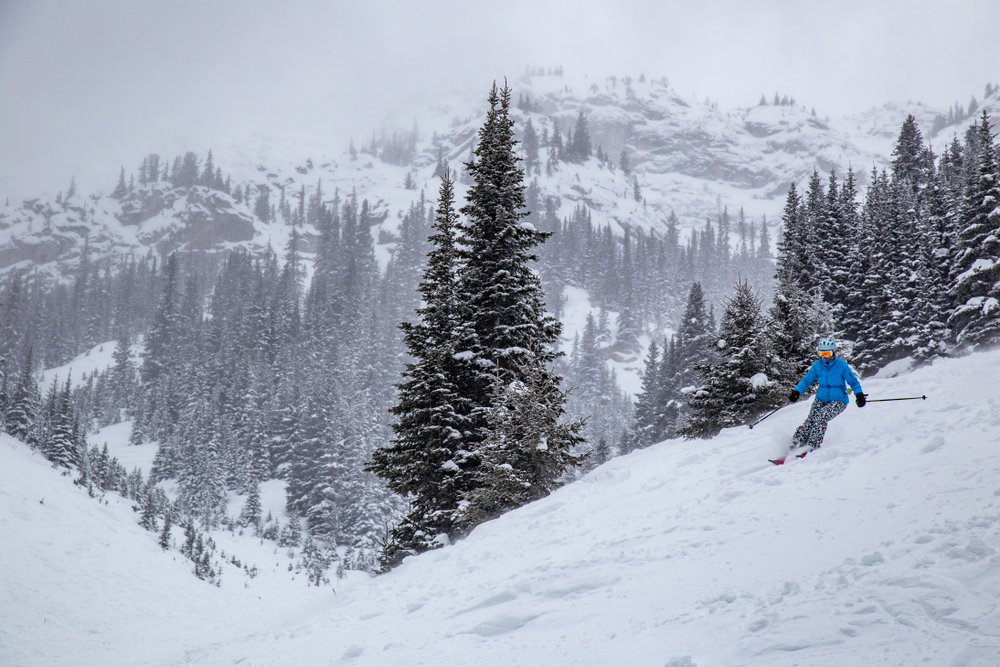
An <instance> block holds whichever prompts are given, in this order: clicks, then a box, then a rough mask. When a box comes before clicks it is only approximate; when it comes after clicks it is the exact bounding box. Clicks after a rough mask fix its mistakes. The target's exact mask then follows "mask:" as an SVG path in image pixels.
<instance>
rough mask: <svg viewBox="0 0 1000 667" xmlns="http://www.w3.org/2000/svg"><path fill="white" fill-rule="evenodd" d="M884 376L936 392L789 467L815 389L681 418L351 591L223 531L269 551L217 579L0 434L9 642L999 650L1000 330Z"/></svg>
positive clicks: (407, 657) (483, 657)
mask: <svg viewBox="0 0 1000 667" xmlns="http://www.w3.org/2000/svg"><path fill="white" fill-rule="evenodd" d="M896 366H897V367H898V366H899V365H898V364H897V365H896ZM896 370H898V368H896ZM892 372H893V369H886V370H885V371H884V372H883V373H884V375H885V376H888V375H891V374H892ZM864 388H865V391H866V392H867V393H868V394H869V396H870V398H872V399H881V398H893V397H901V396H920V395H925V394H926V395H927V399H926V400H925V401H924V400H915V401H901V402H889V403H870V404H869V405H868V406H866V407H865V408H863V409H858V408H856V407H855V406H854V405H853V404H852V405H850V406H849V407H848V409H847V411H846V412H845V413H844V414H842V415H841V416H840V417H838V418H837V419H835V420H834V421H833V422H832V423H831V424H830V428H829V431H828V433H827V437H826V441H825V443H824V446H823V448H822V449H821V450H819V451H818V452H815V453H813V454H811V455H810V456H808V457H807V458H805V459H803V460H795V461H792V462H791V463H790V464H787V465H785V466H782V467H775V466H772V465H771V464H769V463H767V461H766V459H767V458H769V457H772V456H774V455H775V454H776V453H777V452H778V451H779V450H780V448H781V447H782V446H783V445H784V443H786V442H787V440H788V437H789V434H790V433H791V432H792V430H793V429H794V427H795V426H796V425H797V424H798V423H799V422H800V421H801V420H802V419H803V418H804V417H805V415H806V413H807V411H808V409H809V406H808V405H805V404H802V403H800V404H797V405H794V406H790V407H787V408H785V409H783V410H781V411H779V412H778V413H777V414H776V415H775V416H773V417H772V418H770V419H769V420H768V421H766V422H764V423H763V424H761V425H760V426H758V427H757V428H756V429H754V430H753V431H750V430H748V429H746V428H745V427H744V428H733V429H727V430H725V431H723V433H722V434H720V435H719V436H718V437H716V438H714V439H712V440H710V441H702V440H693V441H680V440H671V441H666V442H663V443H660V444H658V445H654V446H652V447H650V448H648V449H645V450H640V451H636V452H633V453H632V454H629V455H627V456H624V457H619V458H616V459H614V460H612V461H610V462H608V463H607V464H605V465H603V466H601V467H599V468H597V469H596V470H594V471H593V472H592V473H590V474H589V475H587V476H586V477H584V478H583V479H581V480H580V481H578V482H575V483H573V484H570V485H568V486H566V487H564V488H562V489H560V490H558V491H556V492H555V493H553V494H552V495H551V496H549V497H547V498H545V499H543V500H540V501H538V502H535V503H532V504H530V505H528V506H525V507H523V508H521V509H519V510H516V511H513V512H510V513H509V514H507V515H505V516H503V517H501V518H500V519H498V520H496V521H492V522H489V523H487V524H483V525H482V526H480V527H479V528H477V529H476V530H475V531H473V533H472V534H471V535H470V536H469V537H468V538H466V539H464V540H462V541H459V542H457V543H456V544H454V545H451V546H448V547H445V548H443V549H441V550H438V551H433V552H429V553H426V554H423V555H420V556H416V557H411V558H408V559H407V560H406V561H405V562H404V563H403V564H402V565H401V566H400V567H399V568H397V569H396V570H394V571H393V572H391V573H390V574H387V575H384V576H380V577H376V578H373V579H367V578H366V577H365V575H363V574H361V573H354V572H351V573H348V576H347V578H346V579H344V580H342V581H337V582H334V583H333V584H332V588H334V589H335V591H331V590H330V589H329V588H325V587H324V588H315V587H313V588H308V587H306V585H305V582H303V581H301V580H299V581H297V582H295V583H294V584H292V585H290V584H289V581H288V580H289V576H288V574H287V573H284V574H283V573H282V568H283V567H284V561H285V560H286V559H284V556H283V555H280V557H275V558H274V560H275V562H276V565H275V566H273V567H272V566H270V560H269V558H268V554H270V551H269V547H268V548H264V550H262V548H261V546H257V541H256V540H255V539H253V538H249V539H247V538H241V537H238V536H231V535H230V534H229V533H226V532H224V531H223V532H219V533H216V534H214V535H215V539H216V540H217V541H219V543H220V544H221V545H223V546H224V548H226V549H227V550H231V551H232V552H233V553H239V554H240V555H241V557H242V558H251V557H252V558H253V559H254V561H255V562H256V563H257V565H258V566H261V570H262V573H261V576H260V577H258V578H256V579H253V580H248V581H244V579H243V578H242V577H239V576H230V575H228V574H227V575H226V576H224V577H223V580H222V584H221V586H220V587H215V586H212V585H209V584H207V583H204V582H201V581H199V580H197V579H195V578H194V577H193V576H192V575H191V574H190V572H189V568H188V567H187V565H186V564H185V562H184V561H183V560H182V559H180V558H179V557H177V554H176V552H166V553H164V552H162V551H161V550H160V548H159V547H158V546H156V535H155V534H154V533H149V532H146V531H144V530H143V529H141V528H140V527H139V526H138V515H136V514H134V513H133V512H132V511H131V510H130V509H129V508H128V507H127V506H122V505H121V503H115V502H114V501H112V503H111V504H110V505H108V506H103V505H101V504H99V503H97V502H96V501H94V500H91V499H88V498H86V497H85V495H86V492H85V490H83V489H80V488H79V487H75V486H73V485H72V484H71V483H70V480H69V479H68V478H65V477H60V476H59V473H58V471H56V470H53V469H52V468H51V467H50V466H49V464H48V463H47V462H45V461H44V459H42V457H41V456H40V455H38V454H34V455H33V454H32V453H31V452H30V451H29V450H28V448H27V447H26V446H25V445H23V444H21V443H19V442H16V441H14V440H12V439H11V438H9V437H8V436H0V462H2V465H0V530H2V532H3V534H4V536H5V539H4V540H3V543H2V544H3V546H4V548H0V571H2V572H4V573H5V575H6V576H4V577H3V578H2V580H0V663H2V664H4V665H16V666H17V667H34V666H42V665H53V664H68V663H69V662H72V663H73V664H77V665H81V666H83V667H86V666H88V665H101V666H103V667H107V666H114V665H150V666H160V665H182V664H183V665H232V664H239V665H244V666H247V665H250V666H254V667H263V666H271V665H273V666H278V665H287V664H298V665H328V664H351V665H378V666H379V667H391V666H394V665H421V664H446V663H448V664H477V665H543V664H545V665H551V664H572V665H584V666H587V665H595V666H596V665H602V666H603V665H619V664H622V665H624V664H627V665H636V666H640V667H645V666H647V665H648V666H650V667H653V666H655V667H663V666H664V665H666V666H669V667H707V666H708V665H714V666H718V667H727V666H732V667H735V666H736V665H739V666H742V667H754V666H758V665H759V666H761V667H763V666H765V665H766V666H767V667H791V666H792V665H796V666H797V667H828V666H829V665H834V664H838V665H840V664H843V665H866V666H871V667H876V666H878V667H881V666H886V667H887V666H888V665H899V664H905V665H916V664H928V665H942V666H945V665H947V666H950V667H988V666H989V667H992V666H995V665H996V664H998V663H1000V622H998V617H997V615H996V600H997V599H998V596H1000V498H998V497H1000V468H998V465H997V461H996V456H995V453H996V447H997V443H998V441H1000V420H998V418H997V414H998V411H1000V398H998V397H1000V352H988V353H979V354H975V355H972V356H969V357H965V358H958V359H947V360H937V361H935V362H934V363H933V364H932V365H929V366H926V367H923V368H920V369H918V370H915V371H913V372H909V373H906V374H903V375H899V376H897V377H876V378H870V379H868V380H866V381H865V382H864ZM126 442H127V438H126V437H124V436H122V437H120V438H119V439H118V440H115V441H112V442H111V445H112V449H113V450H114V451H117V452H127V451H129V450H132V449H135V448H132V447H128V446H127V444H126ZM234 505H235V503H234ZM282 518H283V517H282ZM268 544H270V543H268ZM188 565H189V564H188ZM265 565H267V566H268V567H264V566H265ZM244 584H246V586H244Z"/></svg>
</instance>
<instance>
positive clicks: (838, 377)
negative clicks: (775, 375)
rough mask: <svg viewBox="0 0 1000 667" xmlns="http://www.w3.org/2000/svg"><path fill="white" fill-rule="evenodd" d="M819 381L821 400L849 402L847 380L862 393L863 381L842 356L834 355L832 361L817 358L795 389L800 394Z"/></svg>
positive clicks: (817, 396)
mask: <svg viewBox="0 0 1000 667" xmlns="http://www.w3.org/2000/svg"><path fill="white" fill-rule="evenodd" d="M817 380H818V381H819V391H817V392H816V398H817V399H818V400H821V401H840V402H841V403H847V402H848V400H847V387H846V385H845V384H844V383H845V382H846V383H847V384H849V385H851V389H853V390H854V391H855V393H858V394H861V393H863V392H862V391H861V383H860V382H858V378H857V377H855V376H854V372H853V371H852V370H851V367H850V366H848V365H847V362H846V361H844V360H843V359H841V358H840V357H836V356H835V357H833V358H832V359H831V360H830V361H824V360H823V359H817V360H816V361H814V362H813V365H812V366H810V367H809V370H808V371H806V376H805V377H804V378H802V379H801V380H799V383H798V384H797V385H795V391H797V392H799V393H800V394H802V393H805V390H806V389H808V388H809V387H811V386H812V383H813V382H816V381H817Z"/></svg>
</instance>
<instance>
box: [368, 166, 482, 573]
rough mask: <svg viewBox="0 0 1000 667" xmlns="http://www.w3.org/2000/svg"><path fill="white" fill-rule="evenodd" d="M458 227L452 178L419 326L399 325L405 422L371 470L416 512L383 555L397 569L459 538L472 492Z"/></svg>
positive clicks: (396, 410)
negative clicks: (458, 522)
mask: <svg viewBox="0 0 1000 667" xmlns="http://www.w3.org/2000/svg"><path fill="white" fill-rule="evenodd" d="M457 224H458V220H457V217H456V214H455V209H454V184H453V181H452V180H451V175H450V174H447V173H446V174H445V177H444V178H443V179H442V181H441V189H440V193H439V197H438V206H437V216H436V218H435V222H434V225H433V228H434V233H433V234H432V235H431V237H430V241H431V243H432V244H433V249H432V250H431V252H430V253H429V254H428V256H427V266H426V268H425V270H424V275H423V280H422V281H421V283H420V285H419V287H418V291H419V292H420V294H421V295H422V296H423V306H421V307H420V308H418V309H417V311H416V312H417V314H418V316H419V317H420V321H419V322H417V323H410V322H405V321H404V322H402V323H401V324H400V325H399V328H400V329H401V330H402V331H403V340H404V343H405V344H406V347H407V350H408V351H409V353H410V355H411V356H412V357H413V358H414V360H415V361H414V363H411V364H407V365H406V370H405V371H404V372H403V382H402V383H400V384H398V385H397V388H398V389H399V400H398V403H397V404H396V405H395V406H393V407H392V408H391V410H390V411H391V412H392V413H393V414H395V415H396V416H397V417H398V421H396V422H395V423H394V424H393V425H392V429H393V431H394V433H395V434H396V437H395V438H394V439H393V441H392V443H391V444H390V445H388V446H386V447H384V448H382V449H378V450H376V451H375V453H374V454H373V455H372V462H371V464H370V465H369V469H370V470H372V471H373V472H375V473H376V474H378V475H379V476H381V477H382V478H384V479H385V480H386V481H387V483H388V486H389V488H390V489H392V490H393V491H395V492H396V493H399V494H400V495H407V496H409V497H410V498H411V502H410V512H409V514H408V515H407V516H406V518H404V520H403V522H402V523H401V524H400V525H399V526H397V527H396V528H394V529H393V536H392V541H391V542H390V544H391V550H392V552H393V553H390V554H385V555H384V556H383V558H385V559H387V564H390V565H391V564H395V563H396V562H398V561H399V560H400V559H401V558H402V557H403V556H405V555H406V553H419V552H421V551H426V550H427V549H430V548H433V547H435V546H439V545H440V542H436V541H435V538H436V537H437V536H438V535H440V534H442V533H443V534H452V533H454V531H455V523H454V514H455V512H456V511H457V509H458V506H459V502H460V501H461V496H462V494H463V493H464V492H466V491H467V490H469V489H470V488H471V486H470V481H469V471H470V470H471V469H472V468H473V467H474V465H475V463H476V459H475V457H474V456H473V452H472V451H471V449H470V448H467V447H466V440H467V439H468V437H469V430H470V428H471V422H470V419H469V414H470V412H471V410H472V403H471V402H470V401H469V399H468V397H467V396H466V395H465V394H464V392H463V389H464V388H466V387H467V386H469V385H470V384H471V382H472V379H466V380H463V379H462V371H463V366H462V365H461V364H459V363H457V362H456V359H455V354H456V353H457V352H459V351H460V349H463V348H465V347H466V345H468V341H467V340H463V336H464V334H463V331H462V330H461V329H460V327H461V324H462V322H461V319H460V318H461V314H462V309H461V304H460V303H459V301H458V292H457V283H456V280H457V277H456V272H457V270H458V251H457V248H456V246H455V235H456V228H457ZM466 331H467V332H469V331H470V330H468V329H467V330H466Z"/></svg>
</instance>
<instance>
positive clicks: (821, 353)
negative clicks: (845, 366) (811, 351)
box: [816, 350, 833, 359]
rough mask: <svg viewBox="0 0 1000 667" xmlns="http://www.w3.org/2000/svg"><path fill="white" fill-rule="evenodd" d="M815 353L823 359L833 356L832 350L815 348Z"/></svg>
mask: <svg viewBox="0 0 1000 667" xmlns="http://www.w3.org/2000/svg"><path fill="white" fill-rule="evenodd" d="M816 354H818V355H819V356H821V357H823V358H824V359H829V358H830V357H832V356H833V350H817V351H816Z"/></svg>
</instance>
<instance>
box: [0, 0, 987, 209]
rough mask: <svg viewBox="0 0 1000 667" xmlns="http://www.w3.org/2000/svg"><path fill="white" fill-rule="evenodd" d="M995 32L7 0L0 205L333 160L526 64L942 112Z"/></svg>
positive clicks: (833, 21) (581, 7) (619, 8)
mask: <svg viewBox="0 0 1000 667" xmlns="http://www.w3.org/2000/svg"><path fill="white" fill-rule="evenodd" d="M998 19H1000V7H998V6H997V5H996V4H995V3H991V2H983V1H979V0H961V1H960V2H949V3H938V2H930V1H921V2H902V1H900V0H894V1H892V2H884V3H877V6H872V4H871V3H865V2H860V1H853V0H851V1H848V2H841V3H836V4H835V5H834V6H831V7H824V8H822V9H821V10H820V9H817V8H805V7H802V6H800V4H799V3H794V2H783V1H778V2H768V3H753V5H748V4H745V3H730V2H722V1H718V0H714V1H709V2H704V3H699V4H698V8H697V9H693V8H691V7H689V6H688V5H687V4H686V3H653V2H638V1H631V2H624V3H620V2H615V3H612V2H607V1H593V0H591V1H587V2H579V3H562V2H548V3H529V2H523V1H521V0H517V1H515V2H508V3H502V4H497V5H482V4H479V5H477V6H476V7H475V8H472V7H470V6H467V5H464V4H463V3H458V2H432V3H421V4H420V5H419V6H417V5H413V4H412V3H404V2H387V3H377V4H376V5H357V6H351V5H342V4H329V3H322V2H296V3H281V4H280V5H279V4H277V3H268V2H249V3H237V2H210V3H199V4H197V5H186V4H181V5H178V4H176V3H170V4H163V3H154V2H124V1H114V0H103V1H102V2H96V3H87V4H86V5H81V4H77V3H56V2H50V1H47V0H45V1H42V2H24V1H13V2H5V3H2V5H0V90H3V91H4V94H3V95H2V96H0V156H2V158H0V196H3V197H7V196H10V197H14V198H20V197H24V196H29V195H38V194H44V193H48V194H50V195H55V194H56V192H58V190H60V189H62V188H65V183H66V182H68V179H69V178H70V177H71V176H74V175H75V176H76V178H77V181H78V183H79V185H80V186H81V187H82V188H83V189H84V190H85V191H88V190H91V189H96V188H99V187H102V186H103V185H104V183H105V181H106V178H107V177H106V174H107V173H109V172H112V173H113V172H115V171H117V169H118V167H119V166H121V165H126V166H131V165H136V164H138V162H139V161H141V159H142V157H143V156H144V155H146V154H147V153H149V152H158V153H162V154H175V153H180V152H182V151H184V150H196V151H203V150H205V149H207V148H208V147H209V146H216V147H217V150H219V147H221V146H222V145H224V143H225V142H228V141H231V140H237V139H238V140H243V139H246V138H247V137H249V136H270V137H277V138H285V139H296V140H308V141H310V142H312V143H317V144H319V145H321V146H324V147H326V148H328V149H330V150H338V149H342V148H343V147H344V146H345V145H346V143H347V141H348V140H349V139H350V138H351V136H354V137H355V139H359V138H360V137H361V136H364V135H367V134H368V133H369V132H371V130H372V129H373V128H374V129H378V128H380V127H381V124H382V120H383V118H384V117H385V115H386V113H387V112H388V111H389V110H390V109H392V108H393V107H394V106H397V105H400V104H404V103H407V102H408V101H409V100H411V99H412V98H414V96H418V95H422V96H425V97H427V96H429V97H433V96H435V95H438V94H441V93H442V92H445V91H450V90H470V89H471V90H475V91H481V90H484V89H485V88H486V87H488V85H489V83H490V82H491V81H492V80H493V79H501V78H502V77H504V76H507V77H510V78H515V77H517V76H519V75H520V74H521V73H522V72H523V71H524V68H525V66H526V65H531V66H534V67H546V68H548V67H556V66H562V67H564V68H565V70H566V71H567V73H570V74H574V75H583V74H588V75H590V76H592V77H605V76H610V75H616V76H619V77H622V76H625V75H630V76H632V77H635V78H638V76H639V75H640V74H645V76H646V77H647V78H651V79H660V78H661V77H664V76H666V77H667V78H668V80H669V81H670V84H671V86H672V87H673V88H674V89H675V90H676V91H678V94H679V95H680V96H681V97H682V98H683V99H685V100H687V101H689V102H690V101H694V100H698V101H702V102H704V101H705V99H706V98H709V99H710V100H712V101H715V102H717V103H718V104H719V106H720V108H721V109H722V110H731V109H735V108H737V107H741V106H743V107H745V106H749V105H752V104H754V103H756V101H757V100H758V98H759V97H760V95H761V94H762V93H763V94H766V95H768V96H770V95H772V94H773V93H774V92H779V93H780V94H782V95H786V94H787V95H790V96H793V97H795V98H796V99H797V100H798V101H799V103H800V104H802V105H805V106H806V107H807V108H810V109H811V108H816V110H817V112H818V113H819V114H820V116H821V117H825V116H827V115H829V116H831V117H833V118H836V117H839V116H843V115H847V114H851V113H858V112H861V111H863V110H865V109H868V108H871V107H872V106H881V105H882V104H885V103H887V102H895V103H906V102H907V101H912V102H924V103H926V104H928V105H930V106H932V107H934V108H937V109H947V107H948V106H949V105H951V104H953V103H955V102H960V103H962V104H963V105H964V104H967V102H968V100H969V97H970V95H973V94H975V95H976V96H977V97H979V98H980V99H981V91H982V88H983V85H984V84H985V83H986V82H987V81H991V80H993V79H995V78H996V74H995V72H993V71H991V70H992V69H993V64H994V63H997V62H1000V46H998V44H997V41H996V40H995V39H992V38H991V30H992V28H991V26H995V25H996V24H997V21H998ZM477 94H478V93H477ZM407 124H409V123H407Z"/></svg>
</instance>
